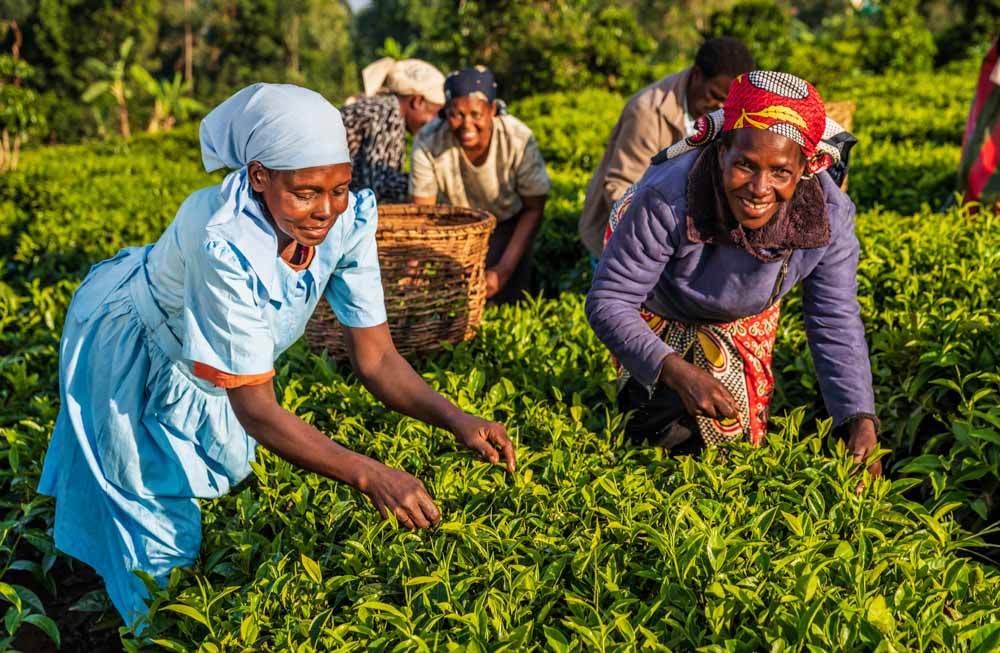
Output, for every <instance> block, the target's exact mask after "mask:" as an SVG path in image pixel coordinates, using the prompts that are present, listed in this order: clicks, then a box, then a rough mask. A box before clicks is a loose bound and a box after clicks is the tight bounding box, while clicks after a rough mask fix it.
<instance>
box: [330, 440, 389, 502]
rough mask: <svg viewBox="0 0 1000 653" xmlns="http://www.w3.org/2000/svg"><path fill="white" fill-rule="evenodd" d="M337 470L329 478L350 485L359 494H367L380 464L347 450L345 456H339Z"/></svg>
mask: <svg viewBox="0 0 1000 653" xmlns="http://www.w3.org/2000/svg"><path fill="white" fill-rule="evenodd" d="M337 462H338V464H337V465H336V467H337V469H335V470H334V472H333V473H332V474H329V475H328V476H330V477H331V478H333V479H335V480H338V481H340V482H342V483H346V484H347V485H350V486H351V487H353V488H354V489H356V490H358V491H359V492H365V493H367V491H368V488H370V487H371V482H372V478H373V476H374V475H375V473H376V467H377V465H379V464H380V463H379V462H378V461H376V460H373V459H372V458H369V457H368V456H365V455H363V454H360V453H357V452H356V451H350V450H348V451H347V453H346V455H344V456H341V457H340V460H339V461H337Z"/></svg>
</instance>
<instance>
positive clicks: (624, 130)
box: [579, 68, 691, 257]
mask: <svg viewBox="0 0 1000 653" xmlns="http://www.w3.org/2000/svg"><path fill="white" fill-rule="evenodd" d="M690 76H691V69H690V68H685V69H684V70H682V71H680V72H677V73H674V74H673V75H670V76H668V77H664V78H663V79H661V80H659V81H657V82H654V83H652V84H650V85H649V86H647V87H646V88H644V89H642V90H641V91H639V92H638V93H636V94H635V95H633V96H632V97H631V98H630V99H629V101H628V103H627V104H626V105H625V108H624V109H623V110H622V114H621V117H619V118H618V123H617V124H616V125H615V126H614V129H612V130H611V136H610V137H609V138H608V147H607V149H606V150H605V151H604V158H602V159H601V163H600V165H598V166H597V170H596V171H595V172H594V176H593V177H592V178H591V180H590V184H588V186H587V195H586V198H585V199H584V203H583V213H582V214H581V215H580V224H579V232H580V239H581V240H582V241H583V244H584V245H586V247H587V250H589V251H590V253H591V254H592V255H593V256H595V257H600V255H601V251H602V250H603V249H604V232H605V230H606V229H607V226H608V215H609V214H610V213H611V205H612V204H614V202H615V201H616V200H617V199H618V198H620V197H621V196H622V195H624V194H625V191H626V190H628V187H629V186H631V185H632V184H634V183H635V182H637V181H639V178H640V177H642V174H643V173H644V172H646V168H648V167H649V160H650V159H651V158H653V156H654V155H656V154H657V153H658V152H659V151H660V150H662V149H664V148H667V147H670V146H671V145H673V144H674V143H676V142H677V141H679V140H681V139H682V138H685V137H686V136H687V132H688V128H687V125H686V124H685V120H684V115H685V105H686V104H687V100H686V95H687V83H688V78H689V77H690Z"/></svg>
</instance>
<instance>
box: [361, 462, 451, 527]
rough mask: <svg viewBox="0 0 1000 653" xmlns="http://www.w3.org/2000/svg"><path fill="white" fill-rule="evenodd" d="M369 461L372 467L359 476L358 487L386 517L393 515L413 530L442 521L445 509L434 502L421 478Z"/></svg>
mask: <svg viewBox="0 0 1000 653" xmlns="http://www.w3.org/2000/svg"><path fill="white" fill-rule="evenodd" d="M369 460H370V463H369V465H367V466H368V468H369V469H368V470H366V473H365V474H364V475H363V476H362V478H361V479H359V481H358V486H357V487H358V489H359V490H361V491H362V492H364V493H365V494H366V495H368V498H369V499H371V502H372V505H373V506H375V508H376V509H377V510H378V511H379V514H381V515H382V519H387V518H388V517H389V515H390V514H392V515H394V516H395V517H396V521H397V522H399V523H400V524H401V525H402V526H405V527H406V528H409V529H410V530H414V529H417V528H429V527H430V526H432V525H434V524H436V523H438V522H439V521H441V511H440V510H438V507H437V506H436V505H434V500H433V499H431V495H430V494H428V492H427V488H425V487H424V484H423V482H421V481H420V479H418V478H416V477H414V476H413V475H411V474H407V473H406V472H404V471H402V470H400V469H395V468H393V467H389V466H388V465H383V464H382V463H380V462H378V461H376V460H371V459H369Z"/></svg>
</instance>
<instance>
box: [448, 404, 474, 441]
mask: <svg viewBox="0 0 1000 653" xmlns="http://www.w3.org/2000/svg"><path fill="white" fill-rule="evenodd" d="M449 403H450V402H449ZM468 417H469V415H468V413H466V412H465V411H463V410H462V409H461V408H459V407H458V406H456V405H455V404H451V405H450V407H449V409H448V411H447V412H446V414H445V415H444V416H443V419H442V422H443V425H444V428H446V429H448V431H449V432H450V433H453V434H454V435H458V434H459V432H460V431H461V430H462V424H463V422H464V421H465V420H466V419H468Z"/></svg>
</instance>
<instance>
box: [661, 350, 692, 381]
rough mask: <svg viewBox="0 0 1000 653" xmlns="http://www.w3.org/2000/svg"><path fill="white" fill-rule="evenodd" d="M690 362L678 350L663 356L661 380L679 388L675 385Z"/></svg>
mask: <svg viewBox="0 0 1000 653" xmlns="http://www.w3.org/2000/svg"><path fill="white" fill-rule="evenodd" d="M688 364H689V363H688V362H687V361H685V360H684V359H683V358H681V356H680V355H679V354H678V353H677V352H670V353H669V354H667V355H666V356H664V357H663V362H662V363H660V376H659V380H660V382H661V383H663V384H664V385H666V386H667V387H668V388H672V389H674V390H676V389H677V388H676V387H674V386H675V384H676V382H677V378H678V377H679V376H680V375H681V374H683V373H684V368H685V366H687V365H688Z"/></svg>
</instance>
